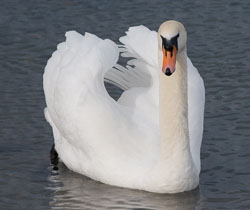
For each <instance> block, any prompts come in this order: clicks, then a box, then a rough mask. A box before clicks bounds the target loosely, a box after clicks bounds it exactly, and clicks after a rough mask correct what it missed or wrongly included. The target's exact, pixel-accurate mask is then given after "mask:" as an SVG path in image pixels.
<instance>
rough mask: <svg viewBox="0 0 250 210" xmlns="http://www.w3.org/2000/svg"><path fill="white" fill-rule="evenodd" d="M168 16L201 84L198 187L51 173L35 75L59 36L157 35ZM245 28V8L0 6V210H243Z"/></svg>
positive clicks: (248, 118) (249, 21)
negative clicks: (154, 187) (144, 185)
mask: <svg viewBox="0 0 250 210" xmlns="http://www.w3.org/2000/svg"><path fill="white" fill-rule="evenodd" d="M166 19H176V20H179V21H181V22H182V23H184V25H185V27H186V29H187V32H188V55H189V57H190V58H191V60H192V61H193V63H194V64H195V66H196V67H197V68H198V69H199V71H200V74H201V75H202V77H203V78H204V81H205V86H206V111H205V131H204V138H203V143H202V151H201V158H202V171H201V176H200V186H199V188H198V189H196V190H194V191H191V192H187V193H181V194H177V195H158V194H153V193H147V192H141V191H136V190H129V189H122V188H117V187H112V186H107V185H104V184H101V183H98V182H95V181H93V180H90V179H88V178H86V177H84V176H81V175H78V174H76V173H73V172H71V171H69V170H68V169H67V168H66V167H65V166H63V165H60V167H59V171H53V170H52V167H51V166H50V161H49V150H50V147H51V145H52V141H53V137H52V131H51V128H50V126H49V125H48V123H46V122H45V120H44V116H43V108H44V107H45V102H44V94H43V88H42V75H43V69H44V66H45V65H46V62H47V60H48V58H49V57H50V55H51V54H52V52H53V51H54V50H55V49H56V45H57V43H59V42H61V41H63V40H64V33H65V31H68V30H73V29H74V30H77V31H79V32H81V33H84V32H85V31H88V32H91V33H94V34H97V35H98V36H100V37H102V38H110V39H112V40H114V41H116V42H118V38H119V37H120V36H122V35H123V34H124V32H125V31H126V30H127V29H128V27H129V26H133V25H139V24H144V25H146V26H147V27H149V28H150V29H154V30H157V28H158V26H159V24H160V23H161V22H163V21H165V20H166ZM249 25H250V2H249V1H244V2H243V1H227V0H221V1H215V0H213V1H205V0H204V1H193V2H192V3H191V1H188V0H184V1H162V0H157V1H142V0H137V1H134V2H132V1H131V2H130V1H115V0H109V1H108V0H105V1H100V2H98V1H96V0H94V1H80V0H76V1H66V0H61V1H56V0H55V1H40V0H39V1H38V0H37V1H34V0H33V1H31V0H27V1H21V0H10V1H2V2H1V7H0V75H1V76H0V209H51V208H52V209H171V210H172V209H174V210H175V209H195V208H196V209H249V208H250V196H249V194H250V167H249V166H250V141H249V140H250V110H249V107H250V83H249V81H250V63H249V60H250V39H249V34H250V28H249ZM145 44H146V43H145ZM109 90H110V91H111V95H112V96H114V97H117V96H118V94H119V90H117V89H114V88H112V87H109Z"/></svg>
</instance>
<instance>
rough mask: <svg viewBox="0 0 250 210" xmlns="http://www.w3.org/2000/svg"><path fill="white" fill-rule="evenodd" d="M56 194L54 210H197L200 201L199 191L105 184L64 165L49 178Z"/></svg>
mask: <svg viewBox="0 0 250 210" xmlns="http://www.w3.org/2000/svg"><path fill="white" fill-rule="evenodd" d="M49 181H50V186H49V189H50V190H52V191H53V198H52V201H51V203H50V206H51V208H52V209H157V210H159V209H171V210H189V209H190V210H191V209H192V210H193V209H195V208H196V207H197V205H198V201H199V199H200V192H199V189H195V190H193V191H190V192H185V193H179V194H174V195H167V194H156V193H148V192H144V191H138V190H131V189H125V188H119V187H114V186H110V185H105V184H102V183H100V182H96V181H94V180H91V179H89V178H87V177H85V176H83V175H80V174H77V173H74V172H72V171H70V170H69V169H68V168H67V167H66V166H65V165H63V164H62V163H60V165H59V169H58V171H57V172H55V171H52V173H51V176H50V177H49Z"/></svg>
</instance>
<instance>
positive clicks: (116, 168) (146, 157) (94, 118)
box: [43, 20, 205, 193]
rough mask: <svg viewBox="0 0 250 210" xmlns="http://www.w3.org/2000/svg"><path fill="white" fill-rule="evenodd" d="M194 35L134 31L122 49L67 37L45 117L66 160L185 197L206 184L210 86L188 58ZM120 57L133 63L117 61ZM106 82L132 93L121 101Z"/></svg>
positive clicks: (127, 183) (48, 75) (100, 176)
mask: <svg viewBox="0 0 250 210" xmlns="http://www.w3.org/2000/svg"><path fill="white" fill-rule="evenodd" d="M186 39H187V35H186V30H185V28H184V26H183V24H181V23H179V22H177V21H174V20H170V21H166V22H164V23H162V24H161V26H160V28H159V30H158V33H157V32H155V31H151V30H149V29H148V28H146V27H145V26H142V25H141V26H135V27H130V28H129V30H128V31H127V32H126V35H125V36H123V37H121V38H120V42H121V43H122V45H116V44H115V43H114V42H113V41H111V40H109V39H105V40H103V39H101V38H99V37H97V36H95V35H93V34H90V33H85V35H84V36H83V35H81V34H79V33H77V32H75V31H70V32H67V33H66V41H65V42H63V43H61V44H59V45H58V46H57V50H56V51H55V52H54V53H53V54H52V56H51V58H50V59H49V60H48V63H47V65H46V67H45V71H44V76H43V86H44V93H45V100H46V105H47V107H46V108H45V109H44V113H45V118H46V120H47V121H48V122H49V124H50V125H51V127H52V130H53V136H54V143H55V149H56V151H57V153H58V155H59V158H60V160H61V161H62V162H63V163H64V164H65V165H66V166H67V167H68V168H69V169H71V170H72V171H75V172H77V173H80V174H83V175H86V176H88V177H90V178H92V179H94V180H97V181H100V182H102V183H105V184H110V185H114V186H119V187H125V188H132V189H139V190H144V191H150V192H155V193H178V192H183V191H189V190H192V189H194V188H196V187H197V186H198V184H199V173H200V147H201V141H202V133H203V115H204V104H205V89H204V83H203V80H202V78H201V76H200V75H199V73H198V71H197V69H196V68H195V67H194V66H193V64H192V63H191V61H190V59H189V58H188V57H187V49H186ZM119 53H121V55H122V56H123V57H125V58H127V59H128V60H129V59H130V60H129V61H128V62H127V65H126V66H125V67H123V66H121V65H119V64H118V63H117V61H118V58H119ZM104 80H105V81H107V82H109V83H112V84H114V85H116V86H117V87H120V88H121V89H123V90H124V92H123V94H122V95H121V96H120V98H119V99H118V101H115V100H114V99H112V98H111V97H110V96H109V94H108V93H107V91H106V89H105V86H104Z"/></svg>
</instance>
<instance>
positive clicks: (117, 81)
mask: <svg viewBox="0 0 250 210" xmlns="http://www.w3.org/2000/svg"><path fill="white" fill-rule="evenodd" d="M120 42H121V43H122V44H123V45H120V46H119V51H120V52H121V56H122V57H125V58H130V60H129V61H128V62H127V65H126V67H122V66H121V65H118V64H116V65H115V67H114V68H112V69H111V70H109V71H108V72H107V74H106V75H105V81H107V82H109V83H112V84H114V85H116V86H118V87H120V88H121V89H122V90H128V89H129V88H132V87H148V86H150V84H152V82H153V81H152V80H157V79H158V77H157V75H156V73H157V71H155V70H156V68H157V66H158V60H157V49H158V48H157V47H158V46H157V33H156V32H155V31H151V30H149V29H148V28H147V27H145V26H142V25H140V26H134V27H130V28H129V29H128V31H127V32H126V35H125V36H123V37H121V38H120ZM131 58H133V59H131Z"/></svg>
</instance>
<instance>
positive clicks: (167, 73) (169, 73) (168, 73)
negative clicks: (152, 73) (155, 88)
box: [165, 68, 172, 76]
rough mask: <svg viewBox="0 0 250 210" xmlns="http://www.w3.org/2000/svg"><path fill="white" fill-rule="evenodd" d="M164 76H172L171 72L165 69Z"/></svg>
mask: <svg viewBox="0 0 250 210" xmlns="http://www.w3.org/2000/svg"><path fill="white" fill-rule="evenodd" d="M165 74H166V75H167V76H170V75H171V74H172V73H171V71H170V68H167V69H166V72H165Z"/></svg>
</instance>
